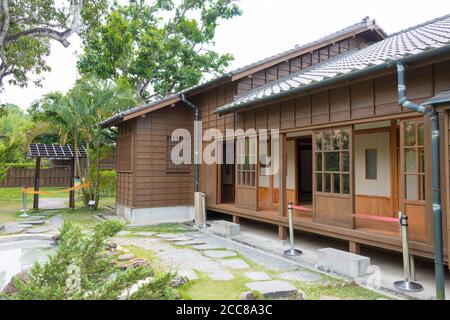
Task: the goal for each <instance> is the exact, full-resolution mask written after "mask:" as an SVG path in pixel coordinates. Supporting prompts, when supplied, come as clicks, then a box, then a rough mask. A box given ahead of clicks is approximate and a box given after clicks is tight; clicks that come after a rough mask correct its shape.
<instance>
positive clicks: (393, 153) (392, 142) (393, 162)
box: [389, 120, 399, 214]
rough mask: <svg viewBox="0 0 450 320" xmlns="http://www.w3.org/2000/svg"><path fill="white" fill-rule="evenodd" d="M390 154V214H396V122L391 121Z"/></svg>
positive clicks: (397, 204)
mask: <svg viewBox="0 0 450 320" xmlns="http://www.w3.org/2000/svg"><path fill="white" fill-rule="evenodd" d="M389 139H390V153H391V199H392V213H393V214H396V213H397V212H398V209H399V202H398V198H399V196H398V193H399V189H398V155H397V152H398V151H397V120H391V127H390V134H389Z"/></svg>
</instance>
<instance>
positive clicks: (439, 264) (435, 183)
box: [397, 62, 445, 300]
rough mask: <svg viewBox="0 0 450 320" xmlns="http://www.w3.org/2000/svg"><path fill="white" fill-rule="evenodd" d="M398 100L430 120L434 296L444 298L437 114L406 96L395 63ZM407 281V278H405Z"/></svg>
mask: <svg viewBox="0 0 450 320" xmlns="http://www.w3.org/2000/svg"><path fill="white" fill-rule="evenodd" d="M397 77H398V101H399V103H400V105H401V106H402V107H404V108H407V109H409V110H412V111H416V112H419V113H422V114H424V115H427V116H428V117H429V118H430V122H431V162H432V166H431V167H432V176H431V184H432V192H433V224H434V270H435V272H434V273H435V282H436V298H437V299H438V300H445V276H444V258H443V257H444V250H443V245H442V243H443V240H442V207H441V205H442V204H441V162H440V131H439V115H438V113H437V112H436V111H434V108H433V107H432V106H423V105H419V104H416V103H413V102H411V101H409V100H408V99H407V98H406V66H405V64H404V63H403V62H398V63H397ZM407 281H409V279H408V280H407Z"/></svg>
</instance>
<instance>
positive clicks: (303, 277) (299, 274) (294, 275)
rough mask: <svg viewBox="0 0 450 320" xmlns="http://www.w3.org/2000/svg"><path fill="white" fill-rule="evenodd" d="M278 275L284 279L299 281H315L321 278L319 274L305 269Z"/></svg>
mask: <svg viewBox="0 0 450 320" xmlns="http://www.w3.org/2000/svg"><path fill="white" fill-rule="evenodd" d="M278 277H280V278H281V279H284V280H292V281H301V282H317V281H320V280H322V278H321V277H320V276H319V275H317V274H314V273H311V272H306V271H291V272H285V273H281V274H279V275H278Z"/></svg>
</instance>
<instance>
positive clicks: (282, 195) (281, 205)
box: [278, 133, 287, 240]
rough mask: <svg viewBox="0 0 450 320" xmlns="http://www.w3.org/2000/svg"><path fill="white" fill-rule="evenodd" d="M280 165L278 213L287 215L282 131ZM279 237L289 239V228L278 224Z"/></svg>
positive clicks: (284, 135)
mask: <svg viewBox="0 0 450 320" xmlns="http://www.w3.org/2000/svg"><path fill="white" fill-rule="evenodd" d="M278 165H279V168H278V170H279V181H278V214H279V215H280V216H281V217H285V216H286V210H287V203H286V134H284V133H280V140H279V150H278ZM278 238H279V239H280V240H287V228H286V227H283V226H278Z"/></svg>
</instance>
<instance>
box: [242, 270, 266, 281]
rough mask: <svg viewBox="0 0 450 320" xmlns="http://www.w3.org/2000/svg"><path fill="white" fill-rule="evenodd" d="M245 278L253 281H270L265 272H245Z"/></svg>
mask: <svg viewBox="0 0 450 320" xmlns="http://www.w3.org/2000/svg"><path fill="white" fill-rule="evenodd" d="M245 276H246V277H247V278H249V279H250V280H255V281H265V280H272V278H271V277H270V276H269V275H268V274H267V273H265V272H246V273H245Z"/></svg>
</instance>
